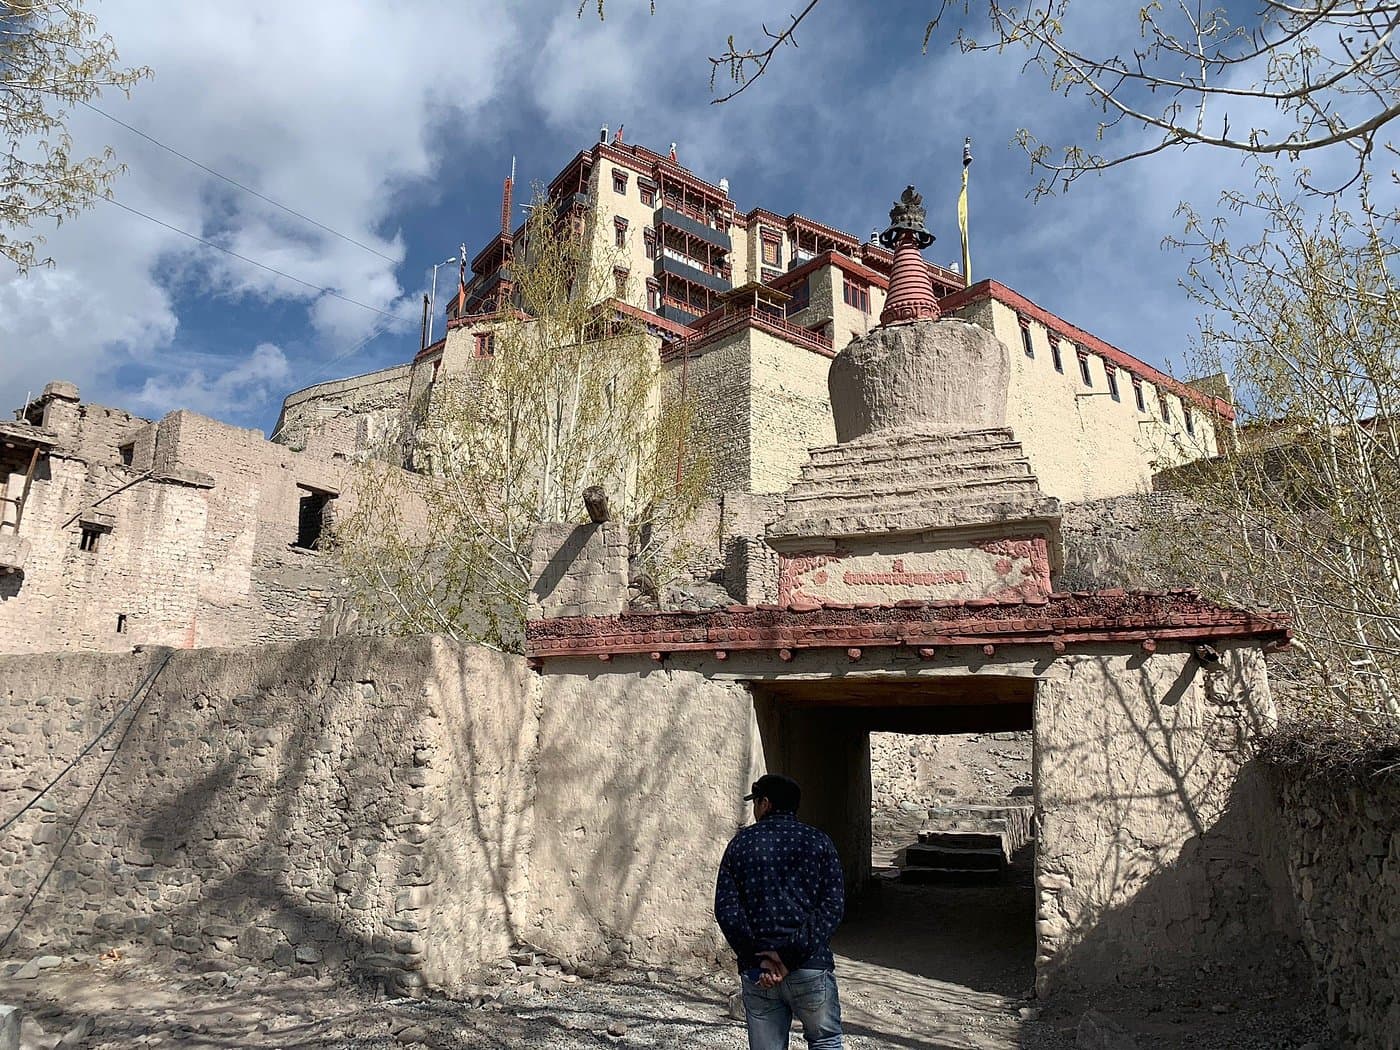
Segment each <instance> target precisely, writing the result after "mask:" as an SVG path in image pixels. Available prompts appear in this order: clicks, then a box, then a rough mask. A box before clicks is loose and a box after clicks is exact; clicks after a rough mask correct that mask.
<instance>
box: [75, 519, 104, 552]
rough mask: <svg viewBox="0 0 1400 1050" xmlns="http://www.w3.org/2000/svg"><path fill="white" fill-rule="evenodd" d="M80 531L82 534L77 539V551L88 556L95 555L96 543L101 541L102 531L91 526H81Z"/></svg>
mask: <svg viewBox="0 0 1400 1050" xmlns="http://www.w3.org/2000/svg"><path fill="white" fill-rule="evenodd" d="M82 530H83V531H82V534H81V535H80V536H79V537H78V550H80V551H86V552H87V553H88V554H96V553H97V544H98V541H99V540H101V539H102V530H101V529H98V528H93V527H92V526H91V525H84V526H82Z"/></svg>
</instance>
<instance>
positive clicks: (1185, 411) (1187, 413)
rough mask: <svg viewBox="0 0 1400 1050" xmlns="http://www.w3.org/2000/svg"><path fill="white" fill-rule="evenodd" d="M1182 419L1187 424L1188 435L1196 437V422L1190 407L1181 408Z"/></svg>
mask: <svg viewBox="0 0 1400 1050" xmlns="http://www.w3.org/2000/svg"><path fill="white" fill-rule="evenodd" d="M1181 418H1182V420H1183V421H1184V422H1185V423H1186V433H1188V434H1193V435H1194V434H1195V433H1196V420H1195V414H1194V413H1193V412H1192V411H1191V406H1190V405H1182V406H1181Z"/></svg>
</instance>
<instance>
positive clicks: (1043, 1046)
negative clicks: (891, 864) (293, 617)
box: [0, 874, 1330, 1050]
mask: <svg viewBox="0 0 1400 1050" xmlns="http://www.w3.org/2000/svg"><path fill="white" fill-rule="evenodd" d="M1032 915H1033V897H1032V893H1031V889H1030V883H1029V878H1028V877H1027V876H1026V875H1024V874H1021V875H1019V876H1016V877H1013V878H1012V879H1011V880H1009V881H1008V882H1007V883H1006V884H1004V885H999V886H982V887H944V886H907V885H900V884H898V883H895V882H883V883H878V884H877V885H876V886H875V887H874V888H873V889H872V891H871V892H870V893H869V894H867V895H866V896H865V897H864V898H862V900H860V901H859V902H857V903H856V904H855V905H853V907H852V908H851V911H850V915H849V917H848V919H847V921H846V923H845V924H844V925H843V927H842V929H841V931H840V933H839V934H838V936H837V940H836V942H835V944H834V947H835V948H836V950H837V952H838V960H837V975H838V979H839V982H840V989H841V997H842V1007H843V1013H844V1016H845V1019H846V1031H847V1033H848V1038H847V1046H848V1047H849V1048H850V1050H916V1048H917V1050H969V1048H976V1050H1013V1048H1016V1047H1023V1048H1029V1050H1066V1048H1072V1047H1075V1046H1076V1036H1077V1031H1078V1028H1079V1025H1080V1023H1081V1021H1082V1018H1083V1014H1084V1012H1085V1011H1086V1010H1087V1009H1090V1008H1095V1009H1097V1010H1099V1011H1101V1012H1102V1013H1103V1014H1105V1015H1107V1017H1108V1018H1109V1019H1110V1023H1114V1022H1116V1023H1117V1024H1119V1025H1121V1026H1122V1027H1123V1029H1125V1030H1126V1031H1127V1032H1129V1033H1131V1037H1132V1038H1133V1039H1134V1040H1135V1043H1134V1044H1131V1045H1136V1046H1137V1047H1139V1048H1141V1050H1158V1048H1161V1050H1166V1048H1168V1047H1183V1046H1190V1047H1192V1048H1193V1050H1213V1048H1222V1050H1224V1048H1238V1050H1256V1048H1257V1050H1266V1048H1267V1050H1281V1048H1300V1047H1303V1046H1306V1045H1307V1044H1309V1043H1311V1044H1313V1050H1323V1048H1328V1047H1329V1046H1330V1044H1328V1043H1327V1042H1326V1039H1325V1033H1324V1029H1323V1028H1322V1026H1321V1025H1320V1023H1319V1021H1318V1020H1317V1010H1316V1006H1315V1004H1316V996H1315V995H1309V994H1308V991H1307V989H1306V986H1305V984H1302V985H1300V980H1299V979H1296V978H1295V977H1294V976H1293V975H1290V974H1287V973H1283V972H1280V973H1279V974H1278V975H1277V977H1278V980H1277V982H1276V986H1275V987H1273V988H1272V990H1271V989H1269V988H1268V987H1264V988H1257V989H1254V990H1253V991H1251V992H1250V993H1248V994H1247V995H1245V994H1242V993H1241V992H1240V991H1239V990H1238V989H1234V990H1232V989H1229V988H1225V987H1221V986H1220V984H1219V982H1218V981H1216V982H1214V983H1212V982H1209V981H1207V982H1204V986H1205V987H1206V988H1209V989H1210V993H1209V995H1206V993H1204V992H1202V991H1201V990H1199V989H1194V990H1193V989H1185V988H1175V987H1167V986H1162V987H1157V988H1152V989H1135V990H1130V989H1125V990H1124V992H1123V994H1121V995H1117V994H1116V995H1115V996H1113V1000H1112V1002H1097V1003H1078V1002H1069V1001H1066V1002H1063V1003H1062V1002H1059V1001H1056V1002H1053V1003H1051V1004H1049V1005H1048V1006H1047V1005H1046V1004H1042V1003H1037V1002H1036V1001H1034V1000H1032V999H1029V998H1028V996H1029V990H1030V985H1031V978H1032V970H1031V965H1032V951H1033V925H1032ZM525 976H526V975H521V978H520V980H514V979H512V978H511V976H510V974H506V978H507V979H506V980H505V982H504V983H503V984H502V985H499V986H498V988H497V991H496V992H495V993H493V997H491V998H487V999H486V1000H485V1001H484V1002H482V1001H481V1000H480V998H477V999H473V1000H469V1001H458V1000H450V999H440V998H429V999H424V1000H411V999H385V998H382V997H379V996H376V995H375V994H374V993H373V992H372V991H371V990H369V989H356V988H345V987H339V986H336V985H334V984H332V983H331V982H330V981H329V980H325V979H316V978H311V977H289V976H286V975H279V974H261V973H258V972H257V971H255V970H252V969H251V968H245V969H240V970H232V971H228V972H223V971H220V970H206V971H205V972H194V971H190V970H185V971H173V972H172V971H166V970H161V969H159V968H157V967H154V966H152V965H150V964H149V963H148V962H146V961H144V960H142V959H140V958H132V957H123V958H120V959H113V958H95V957H84V958H74V959H68V960H65V961H64V962H63V963H62V965H59V966H56V967H54V968H52V969H45V970H43V971H41V972H40V973H39V975H38V976H37V977H34V978H32V979H28V980H17V979H15V978H13V977H11V978H4V979H0V1003H8V1004H12V1005H18V1006H20V1007H22V1008H23V1009H24V1010H25V1011H26V1012H27V1013H28V1014H29V1015H30V1016H31V1017H32V1018H33V1019H34V1021H37V1023H38V1024H39V1025H40V1026H42V1029H43V1031H44V1032H45V1033H46V1034H47V1038H46V1039H44V1040H43V1042H42V1043H40V1042H35V1041H33V1040H31V1042H32V1045H36V1046H37V1045H50V1046H51V1045H52V1044H53V1042H54V1041H55V1040H56V1039H57V1038H58V1037H59V1036H61V1035H62V1034H63V1033H65V1032H67V1031H69V1030H70V1029H71V1028H73V1027H74V1026H75V1025H78V1024H80V1023H83V1022H84V1019H90V1020H91V1022H92V1025H93V1029H92V1031H91V1033H90V1034H88V1035H86V1036H83V1037H81V1038H79V1039H77V1040H76V1041H74V1042H72V1043H71V1044H70V1045H73V1046H81V1047H88V1048H92V1050H99V1048H100V1050H117V1048H118V1047H121V1048H126V1047H133V1046H151V1047H189V1048H194V1050H215V1048H217V1050H233V1048H250V1050H251V1048H257V1050H275V1048H280V1050H310V1048H329V1047H365V1048H376V1050H388V1048H391V1047H405V1046H408V1047H415V1048H430V1050H448V1048H507V1047H510V1048H520V1047H539V1048H545V1050H585V1048H591V1047H601V1046H626V1047H654V1048H669V1047H675V1048H681V1047H698V1048H704V1047H724V1048H731V1050H738V1048H742V1047H744V1046H746V1045H747V1044H746V1041H745V1038H744V1031H743V1025H742V1023H741V1022H739V1021H737V1020H735V1019H733V1018H732V1017H731V1016H730V1014H729V1001H730V996H731V995H732V994H733V992H734V990H735V980H734V978H733V976H732V975H731V974H710V975H706V976H691V975H684V974H680V973H671V972H667V971H665V970H637V969H624V970H619V971H616V972H614V973H611V974H609V975H607V976H605V977H601V978H597V979H593V980H582V979H577V978H572V979H571V978H570V977H568V976H566V977H565V978H564V979H563V980H562V981H560V982H559V984H558V990H557V991H552V992H546V991H542V990H541V989H540V987H539V986H538V985H539V983H540V982H534V981H527V980H525V979H524V977H525ZM1300 987H1302V989H1303V990H1302V991H1301V992H1300ZM80 1031H81V1030H80ZM30 1034H31V1037H35V1036H37V1035H38V1032H37V1030H35V1029H33V1028H32V1022H31V1029H30ZM793 1038H794V1045H795V1046H801V1045H803V1044H802V1043H801V1038H800V1036H799V1035H797V1034H794V1037H793ZM1093 1045H1095V1046H1108V1045H1113V1044H1107V1043H1096V1044H1093Z"/></svg>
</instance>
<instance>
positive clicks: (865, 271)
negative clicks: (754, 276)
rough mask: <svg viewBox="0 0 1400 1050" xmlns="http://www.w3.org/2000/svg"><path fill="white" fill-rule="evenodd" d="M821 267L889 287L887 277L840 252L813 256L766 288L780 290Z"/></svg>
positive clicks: (775, 279)
mask: <svg viewBox="0 0 1400 1050" xmlns="http://www.w3.org/2000/svg"><path fill="white" fill-rule="evenodd" d="M823 266H835V267H836V268H837V269H838V270H841V271H842V272H844V273H848V274H850V275H851V276H853V277H859V278H860V279H861V280H862V281H868V282H869V283H870V284H873V285H874V286H875V287H876V288H880V289H888V288H889V286H890V282H889V278H888V277H885V276H883V275H882V274H878V273H876V272H875V271H874V270H872V269H870V268H869V267H866V266H862V265H861V264H860V263H858V262H856V261H855V260H854V259H852V258H851V257H850V256H848V255H842V254H841V253H840V252H822V253H821V254H820V255H816V256H813V257H812V258H810V259H808V260H807V261H806V262H805V263H803V264H802V265H801V266H799V267H797V268H796V269H792V270H789V271H788V272H787V273H785V274H782V275H780V276H778V277H775V278H774V279H773V280H771V281H769V282H768V286H769V287H770V288H782V287H784V286H785V285H788V284H792V283H795V282H796V281H798V280H799V279H801V278H804V277H807V276H808V275H809V274H811V273H814V272H816V271H817V270H820V269H821V268H822V267H823Z"/></svg>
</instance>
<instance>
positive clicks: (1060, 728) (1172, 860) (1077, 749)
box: [1034, 646, 1297, 993]
mask: <svg viewBox="0 0 1400 1050" xmlns="http://www.w3.org/2000/svg"><path fill="white" fill-rule="evenodd" d="M1273 718H1274V714H1273V705H1272V702H1271V700H1270V698H1269V690H1268V684H1267V682H1266V680H1265V676H1264V660H1263V655H1262V654H1261V653H1260V652H1259V651H1258V650H1257V649H1252V648H1244V647H1241V648H1225V649H1223V650H1222V651H1221V653H1220V660H1219V661H1218V663H1216V664H1214V665H1212V666H1209V667H1207V666H1202V665H1201V664H1200V663H1199V662H1198V661H1197V660H1196V659H1195V657H1193V656H1192V655H1191V654H1190V653H1189V652H1185V651H1167V647H1166V646H1162V647H1161V648H1159V649H1158V650H1157V651H1156V652H1155V653H1153V654H1151V655H1148V654H1147V653H1142V652H1139V653H1136V654H1130V653H1123V652H1117V653H1114V652H1104V653H1102V654H1100V655H1077V656H1066V657H1062V658H1060V659H1058V660H1056V661H1055V662H1054V664H1053V666H1052V667H1051V668H1050V670H1049V671H1048V672H1047V673H1046V674H1045V676H1044V677H1043V678H1042V680H1041V682H1040V684H1039V687H1038V690H1037V694H1036V706H1035V756H1034V764H1035V769H1034V776H1035V791H1036V793H1035V798H1036V812H1037V817H1038V820H1039V828H1038V843H1037V853H1036V888H1037V892H1038V896H1039V899H1038V902H1037V916H1036V940H1037V958H1036V983H1037V987H1038V989H1040V990H1041V992H1042V993H1044V992H1046V991H1048V990H1051V989H1053V990H1055V991H1060V990H1064V989H1074V988H1078V987H1086V988H1091V989H1092V988H1105V987H1109V986H1111V985H1113V984H1114V983H1115V982H1116V981H1118V980H1120V979H1131V978H1134V977H1141V976H1144V975H1149V974H1155V975H1161V974H1173V973H1175V974H1182V973H1190V972H1192V971H1194V970H1196V969H1197V968H1198V967H1200V966H1201V965H1202V964H1203V962H1210V963H1212V964H1213V965H1221V966H1225V967H1226V968H1227V969H1231V970H1244V969H1246V968H1247V967H1248V965H1249V963H1250V962H1251V961H1252V962H1253V963H1254V964H1256V965H1257V966H1259V967H1263V968H1267V967H1269V966H1271V965H1273V964H1274V963H1275V962H1276V960H1277V958H1278V953H1279V952H1282V951H1287V950H1289V946H1290V945H1292V946H1294V947H1295V950H1296V936H1297V930H1296V924H1295V921H1294V917H1293V907H1292V901H1291V893H1290V892H1289V890H1288V887H1287V881H1286V875H1285V872H1284V868H1283V854H1282V842H1281V839H1280V838H1279V834H1280V833H1279V830H1278V825H1277V823H1276V822H1275V821H1274V820H1273V819H1272V806H1271V804H1270V800H1269V797H1268V791H1267V788H1266V786H1265V785H1264V783H1263V778H1262V776H1261V775H1260V773H1259V771H1258V769H1257V763H1256V762H1255V760H1254V758H1253V752H1252V742H1253V741H1254V740H1255V739H1257V737H1258V736H1259V735H1260V734H1261V733H1262V732H1264V731H1265V730H1267V729H1268V728H1269V727H1270V726H1271V725H1272V723H1273Z"/></svg>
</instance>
